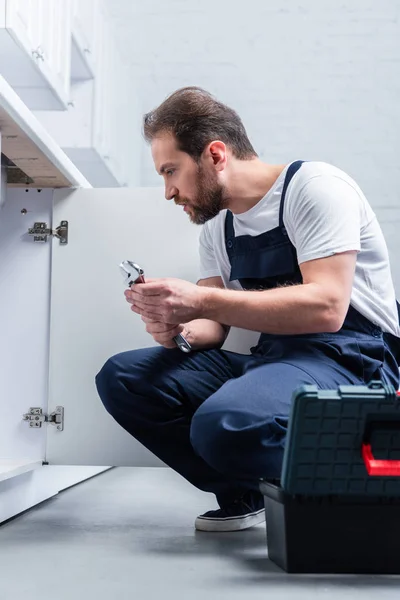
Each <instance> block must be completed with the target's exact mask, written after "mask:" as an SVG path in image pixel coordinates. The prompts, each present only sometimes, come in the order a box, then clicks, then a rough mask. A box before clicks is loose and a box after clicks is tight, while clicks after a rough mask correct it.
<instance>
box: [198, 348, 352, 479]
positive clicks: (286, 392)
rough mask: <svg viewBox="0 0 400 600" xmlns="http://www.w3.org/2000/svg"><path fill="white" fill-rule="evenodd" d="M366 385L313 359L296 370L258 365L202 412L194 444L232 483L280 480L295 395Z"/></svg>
mask: <svg viewBox="0 0 400 600" xmlns="http://www.w3.org/2000/svg"><path fill="white" fill-rule="evenodd" d="M352 383H354V384H360V383H362V382H361V381H360V379H359V377H357V376H355V375H353V374H352V373H350V372H349V371H346V370H345V369H342V368H339V367H338V365H337V364H336V363H334V362H333V361H331V362H330V363H329V362H328V361H327V360H321V359H318V358H316V357H315V356H313V357H312V360H309V361H307V360H304V357H303V359H301V360H299V361H297V364H295V362H294V363H293V364H288V363H286V362H264V363H263V362H262V361H258V365H257V366H256V367H254V363H253V364H251V365H250V368H249V369H248V370H247V372H245V374H244V375H242V376H241V377H239V378H237V379H234V380H230V381H228V382H226V383H225V384H224V385H223V386H222V387H221V388H220V389H219V390H218V391H217V392H215V393H214V394H213V395H212V396H210V397H209V398H208V399H207V400H206V401H205V402H204V403H203V404H202V405H201V406H200V407H199V409H198V410H197V411H196V413H195V415H194V417H193V419H192V427H191V442H192V445H193V447H194V449H195V451H196V452H197V453H198V454H199V455H200V456H202V458H203V459H204V460H205V461H206V462H207V463H208V464H209V465H211V466H212V467H214V469H215V470H216V471H219V472H221V473H224V474H225V475H226V476H227V477H230V478H232V479H238V478H239V479H240V478H250V479H261V478H279V477H280V475H281V468H282V461H283V452H284V444H285V437H286V432H287V425H288V417H289V412H290V405H291V400H292V396H293V392H294V391H295V390H296V389H298V388H299V387H300V386H302V385H304V384H309V385H317V386H318V387H319V388H325V389H327V388H336V387H337V386H338V385H342V384H343V385H344V384H347V385H349V384H352Z"/></svg>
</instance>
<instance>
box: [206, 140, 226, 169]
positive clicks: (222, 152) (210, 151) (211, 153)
mask: <svg viewBox="0 0 400 600" xmlns="http://www.w3.org/2000/svg"><path fill="white" fill-rule="evenodd" d="M205 158H206V160H211V161H212V164H213V166H214V168H215V169H216V170H217V171H223V170H224V169H225V167H226V161H227V150H226V145H225V144H224V142H221V141H220V140H214V141H213V142H211V143H210V144H208V146H207V147H206V148H205Z"/></svg>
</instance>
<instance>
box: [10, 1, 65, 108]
mask: <svg viewBox="0 0 400 600" xmlns="http://www.w3.org/2000/svg"><path fill="white" fill-rule="evenodd" d="M6 28H7V30H8V32H9V34H10V35H11V37H12V38H13V39H14V41H15V42H16V43H17V45H18V46H19V47H20V48H22V49H23V50H24V51H25V52H26V54H24V53H22V54H23V55H24V56H25V59H22V58H21V57H20V60H21V67H23V68H24V69H25V70H26V72H27V75H25V76H23V75H21V76H20V77H18V72H17V73H15V74H12V78H11V79H12V85H13V87H15V89H16V90H17V92H18V93H19V95H20V96H21V97H22V99H23V100H24V101H25V102H26V103H27V105H28V106H29V108H31V109H33V110H35V109H36V110H46V109H50V110H53V109H60V108H66V106H67V102H68V93H69V83H70V61H71V0H7V3H6ZM17 71H18V70H17Z"/></svg>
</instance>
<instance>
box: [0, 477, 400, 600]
mask: <svg viewBox="0 0 400 600" xmlns="http://www.w3.org/2000/svg"><path fill="white" fill-rule="evenodd" d="M211 508H215V501H214V498H213V496H212V495H210V494H205V493H203V492H199V491H198V490H196V489H195V488H193V487H192V486H191V485H189V484H188V483H187V482H186V481H185V480H183V479H182V478H181V477H179V476H178V475H177V474H176V473H174V472H173V471H171V470H169V469H155V468H153V469H151V468H148V469H144V468H143V469H135V468H132V469H129V468H119V469H113V470H111V471H108V472H106V473H104V474H102V475H99V476H97V477H95V478H93V479H91V480H89V481H87V482H85V483H82V484H80V485H78V486H76V487H74V488H71V489H69V490H66V491H65V492H63V493H61V494H59V495H58V496H57V497H56V498H54V499H52V500H50V501H48V502H46V503H44V504H42V505H40V506H39V507H37V508H36V509H33V510H31V511H30V512H28V513H26V514H24V515H22V516H20V517H18V518H17V519H15V520H13V521H10V522H9V523H7V524H5V525H3V526H2V527H0V599H1V600H20V599H21V600H22V598H23V599H24V600H36V599H38V600H39V599H40V600H50V599H51V600H54V599H57V600H75V599H76V600H81V599H83V598H86V597H93V598H96V600H103V599H104V600H106V599H107V600H111V599H112V598H113V597H115V598H118V599H119V600H125V599H128V598H129V600H133V599H135V600H147V599H151V600H153V599H158V598H166V599H170V598H171V599H172V598H174V600H176V599H185V600H186V599H188V600H197V599H200V598H202V599H203V598H206V599H207V600H225V599H226V600H228V599H236V598H245V599H246V600H248V599H249V600H253V599H254V600H258V599H260V600H261V599H263V600H265V599H268V598H274V600H276V599H277V598H285V599H287V600H289V599H291V598H304V599H308V598H310V597H311V596H314V595H323V598H324V599H326V600H331V599H333V598H335V599H336V598H340V599H341V600H346V599H349V598H358V597H360V598H361V597H362V598H363V600H368V599H372V598H374V599H376V598H377V597H378V596H379V598H380V599H381V598H393V599H394V598H397V599H398V598H399V591H400V576H399V577H376V576H318V575H301V576H299V575H288V574H286V573H284V572H282V571H281V570H280V569H279V568H278V567H276V566H275V565H274V564H273V563H271V562H270V561H269V560H268V555H267V547H266V534H265V526H264V525H260V526H258V527H255V528H253V529H249V530H247V531H243V532H240V533H225V534H208V533H203V532H195V530H194V527H193V521H194V518H195V516H196V514H198V513H200V512H204V511H205V510H209V509H211ZM399 560H400V559H399Z"/></svg>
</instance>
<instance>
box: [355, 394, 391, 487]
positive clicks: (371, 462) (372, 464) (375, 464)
mask: <svg viewBox="0 0 400 600" xmlns="http://www.w3.org/2000/svg"><path fill="white" fill-rule="evenodd" d="M399 396H400V394H399ZM362 457H363V459H364V463H365V466H366V468H367V472H368V475H375V476H377V475H378V476H381V477H382V476H384V477H400V460H376V459H375V458H374V455H373V454H372V449H371V444H363V445H362Z"/></svg>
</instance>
